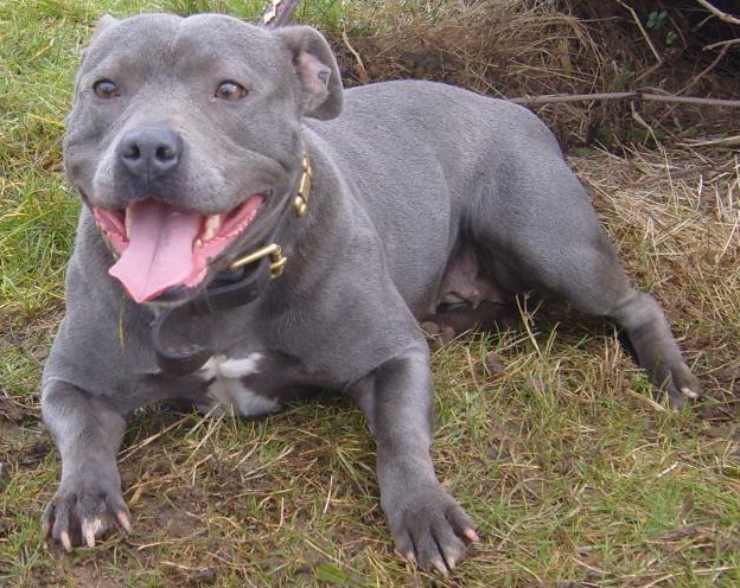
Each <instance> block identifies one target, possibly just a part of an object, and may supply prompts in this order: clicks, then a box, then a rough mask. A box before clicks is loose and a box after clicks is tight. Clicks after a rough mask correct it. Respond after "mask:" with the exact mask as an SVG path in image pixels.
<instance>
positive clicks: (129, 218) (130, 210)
mask: <svg viewBox="0 0 740 588" xmlns="http://www.w3.org/2000/svg"><path fill="white" fill-rule="evenodd" d="M123 216H124V224H125V226H126V237H128V236H129V235H130V234H131V227H132V226H133V223H134V218H133V217H134V207H133V206H129V207H127V208H126V209H125V210H124V211H123Z"/></svg>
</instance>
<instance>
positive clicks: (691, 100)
mask: <svg viewBox="0 0 740 588" xmlns="http://www.w3.org/2000/svg"><path fill="white" fill-rule="evenodd" d="M590 100H645V101H647V102H671V103H674V104H696V105H699V106H725V107H728V108H740V100H723V99H720V98H699V97H693V96H673V95H662V94H648V93H643V92H607V93H600V94H571V95H567V94H549V95H545V96H521V97H519V98H511V99H510V102H515V103H516V104H526V105H530V106H532V105H538V104H557V103H563V102H584V101H590Z"/></svg>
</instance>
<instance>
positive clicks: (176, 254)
mask: <svg viewBox="0 0 740 588" xmlns="http://www.w3.org/2000/svg"><path fill="white" fill-rule="evenodd" d="M263 202H264V197H263V196H262V195H259V194H256V195H254V196H250V197H249V198H247V200H246V201H245V202H243V203H242V204H240V205H239V206H237V207H236V208H234V209H232V210H231V211H229V212H227V213H223V214H212V215H208V216H206V215H202V214H199V213H197V212H188V211H183V210H179V209H176V208H174V207H172V206H168V205H167V204H164V203H162V202H158V201H156V200H151V199H148V200H143V201H141V202H136V203H134V204H131V205H129V206H128V207H127V208H126V209H124V210H110V209H105V208H96V207H93V213H94V215H95V220H96V221H97V223H98V226H99V227H100V229H101V230H102V232H103V234H104V235H105V237H106V238H107V239H108V241H109V243H110V244H111V246H112V247H113V249H114V250H115V252H116V254H117V255H118V256H119V258H118V260H117V261H116V263H115V264H114V265H113V266H112V267H111V268H110V270H109V272H108V273H109V274H110V275H111V276H113V277H114V278H116V279H118V280H119V281H120V282H121V283H122V284H123V286H124V288H126V291H127V292H128V293H129V295H130V296H131V298H133V299H134V300H135V301H136V302H139V303H142V302H148V301H151V300H154V299H155V298H157V297H158V296H159V295H160V294H162V293H163V292H165V291H166V290H168V289H169V288H173V287H177V286H184V287H185V288H193V287H195V286H197V285H198V284H200V283H201V282H202V281H203V279H204V278H205V277H206V274H207V270H208V263H209V262H210V260H212V259H214V258H216V257H217V256H218V255H220V254H221V253H222V252H223V251H224V250H225V249H226V248H227V247H228V246H229V245H230V244H231V243H233V242H234V241H235V240H236V239H237V238H238V237H239V236H240V235H241V234H243V233H244V231H245V230H246V229H247V227H248V226H249V225H250V224H251V223H252V221H253V220H254V219H255V217H256V216H257V213H258V212H259V210H260V209H261V207H262V204H263Z"/></svg>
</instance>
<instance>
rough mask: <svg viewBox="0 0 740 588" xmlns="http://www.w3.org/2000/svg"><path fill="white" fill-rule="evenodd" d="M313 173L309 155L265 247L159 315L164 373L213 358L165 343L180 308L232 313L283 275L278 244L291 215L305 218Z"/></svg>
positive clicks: (157, 341) (157, 339)
mask: <svg viewBox="0 0 740 588" xmlns="http://www.w3.org/2000/svg"><path fill="white" fill-rule="evenodd" d="M312 175H313V171H312V168H311V163H310V160H309V158H308V154H304V156H303V165H302V173H301V177H300V179H299V182H298V186H297V189H296V190H295V191H294V193H293V194H294V195H292V196H291V197H290V203H289V204H288V205H287V206H286V207H284V208H283V210H282V211H281V212H280V214H279V216H278V219H277V222H276V223H275V226H274V228H273V229H272V231H271V232H270V233H269V235H268V237H267V239H266V240H265V241H264V245H263V246H261V247H259V248H258V249H255V250H252V251H250V252H248V253H245V254H242V255H240V256H239V257H237V258H236V259H235V260H234V261H232V262H231V264H230V265H229V266H228V268H227V269H226V270H225V271H222V272H220V273H219V274H218V275H217V276H216V278H215V279H214V280H213V282H211V284H210V285H209V286H208V287H207V288H206V289H205V290H204V291H203V292H202V293H201V294H200V295H199V296H197V297H196V298H194V299H193V300H190V301H189V302H187V303H185V304H184V305H182V306H179V307H175V308H172V309H170V310H166V311H163V312H161V313H158V316H157V318H156V319H155V321H154V323H153V324H152V343H153V345H154V350H155V352H156V355H157V362H158V364H159V366H160V368H162V369H163V370H164V371H166V372H168V373H171V374H173V375H186V374H189V373H192V372H194V371H196V370H198V369H199V368H200V367H202V366H203V364H205V362H206V361H208V358H209V357H210V356H211V355H212V352H211V350H210V349H208V348H207V347H206V346H198V345H192V344H191V345H189V346H188V348H187V349H183V350H178V349H172V348H168V347H167V346H166V345H165V344H164V343H163V341H162V339H163V334H162V329H163V328H164V327H165V325H166V323H167V322H169V321H170V320H171V319H172V318H174V317H173V315H174V314H177V311H178V310H179V309H181V308H186V309H187V312H190V313H195V314H197V315H207V314H211V313H214V312H219V311H224V310H231V309H233V308H237V307H240V306H246V305H248V304H250V303H252V302H254V301H255V300H257V299H258V298H259V297H260V296H261V295H262V294H263V293H264V291H265V290H266V289H267V287H268V285H269V283H270V281H271V280H274V279H277V278H279V277H280V276H282V274H283V271H284V270H285V266H286V264H287V263H288V258H287V257H286V256H285V254H284V253H283V247H282V246H281V245H280V244H279V241H280V238H281V236H282V235H283V234H284V233H285V231H284V229H285V225H286V224H287V223H289V222H290V216H295V217H296V218H298V219H301V218H303V217H305V215H306V213H307V211H308V203H309V198H310V192H311V179H312Z"/></svg>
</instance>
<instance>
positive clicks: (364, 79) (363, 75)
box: [342, 29, 370, 84]
mask: <svg viewBox="0 0 740 588" xmlns="http://www.w3.org/2000/svg"><path fill="white" fill-rule="evenodd" d="M342 41H344V44H345V45H346V47H347V49H348V50H349V52H350V53H351V54H352V55H353V56H354V58H355V60H356V61H357V76H358V77H359V78H360V82H361V83H363V84H367V83H368V82H369V81H370V78H369V77H368V75H367V69H365V64H364V63H363V61H362V57H360V54H359V53H358V52H357V51H356V50H355V48H354V47H353V46H352V44H351V43H350V42H349V37H348V36H347V29H342Z"/></svg>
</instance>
